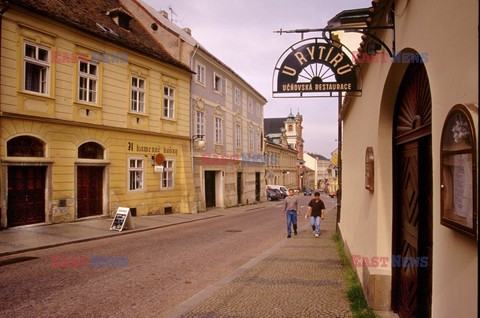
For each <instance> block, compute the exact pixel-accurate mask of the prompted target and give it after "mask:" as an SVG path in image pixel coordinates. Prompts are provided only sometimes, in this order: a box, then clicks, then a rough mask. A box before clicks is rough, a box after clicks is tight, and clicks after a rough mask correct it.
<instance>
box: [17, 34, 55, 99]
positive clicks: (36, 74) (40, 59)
mask: <svg viewBox="0 0 480 318" xmlns="http://www.w3.org/2000/svg"><path fill="white" fill-rule="evenodd" d="M23 61H24V82H23V85H24V87H23V88H24V90H26V91H30V92H35V93H40V94H45V95H48V92H49V82H50V80H49V76H50V74H49V72H50V49H48V48H46V47H43V46H40V45H37V44H33V43H25V46H24V56H23Z"/></svg>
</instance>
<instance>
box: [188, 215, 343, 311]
mask: <svg viewBox="0 0 480 318" xmlns="http://www.w3.org/2000/svg"><path fill="white" fill-rule="evenodd" d="M335 213H336V209H333V210H330V211H328V212H327V213H326V218H325V220H324V221H323V222H322V225H321V233H320V237H319V238H315V237H313V234H312V231H311V229H310V227H309V226H308V227H307V226H305V227H303V228H302V230H301V231H300V232H299V235H298V236H296V237H292V238H291V239H286V241H285V242H284V244H281V245H280V247H279V248H278V249H276V250H275V251H274V252H272V253H271V254H270V255H269V256H268V257H266V258H265V259H263V260H262V261H260V262H259V263H258V264H256V265H255V266H253V267H252V268H250V269H249V270H247V271H246V272H245V273H243V274H242V275H241V276H239V277H237V278H236V279H234V280H233V281H231V282H230V283H228V284H227V285H226V286H225V287H223V288H222V289H220V290H218V291H217V292H216V293H215V294H214V295H213V296H211V297H210V298H207V299H206V300H204V301H203V302H201V303H200V304H199V305H197V306H196V307H194V308H193V309H191V310H190V311H189V312H187V313H184V314H183V315H181V317H182V318H190V317H195V318H207V317H208V318H230V317H232V318H233V317H236V318H239V317H245V318H246V317H249V318H250V317H252V318H253V317H258V318H260V317H261V318H264V317H302V318H308V317H351V316H352V314H351V312H350V304H349V301H348V299H347V298H346V296H345V288H346V287H345V286H346V285H345V281H344V276H343V268H342V265H341V261H340V258H339V256H338V253H337V251H336V249H335V243H334V242H333V241H332V239H331V237H332V235H333V234H334V232H335V219H336V215H335Z"/></svg>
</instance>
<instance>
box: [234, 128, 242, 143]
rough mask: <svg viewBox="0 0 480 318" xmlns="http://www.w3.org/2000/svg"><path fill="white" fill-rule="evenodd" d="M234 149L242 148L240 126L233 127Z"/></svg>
mask: <svg viewBox="0 0 480 318" xmlns="http://www.w3.org/2000/svg"><path fill="white" fill-rule="evenodd" d="M235 147H237V148H241V147H242V126H241V125H240V124H237V125H236V126H235Z"/></svg>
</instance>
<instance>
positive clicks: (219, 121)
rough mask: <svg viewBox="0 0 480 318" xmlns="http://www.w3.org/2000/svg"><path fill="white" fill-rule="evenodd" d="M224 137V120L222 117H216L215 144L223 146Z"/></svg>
mask: <svg viewBox="0 0 480 318" xmlns="http://www.w3.org/2000/svg"><path fill="white" fill-rule="evenodd" d="M222 136H223V127H222V119H221V118H220V117H215V143H216V144H221V143H222V140H223V138H222Z"/></svg>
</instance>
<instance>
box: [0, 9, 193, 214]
mask: <svg viewBox="0 0 480 318" xmlns="http://www.w3.org/2000/svg"><path fill="white" fill-rule="evenodd" d="M25 41H30V42H33V43H36V44H40V45H43V46H45V47H48V48H49V49H50V52H51V53H52V52H54V51H61V52H64V53H66V54H67V55H71V54H72V53H87V54H89V55H90V52H92V51H100V52H106V53H121V52H126V53H127V54H128V63H103V62H102V63H99V79H98V83H99V84H98V92H99V93H98V103H97V104H96V105H92V104H88V103H85V102H81V101H78V99H77V94H78V88H77V87H78V83H77V82H78V80H77V77H78V73H77V72H78V64H77V63H51V64H50V78H49V79H50V93H49V94H48V95H47V96H43V95H39V94H35V93H30V92H24V91H23V89H22V81H23V67H24V66H23V46H24V42H25ZM1 45H2V47H1V55H2V63H1V112H2V114H1V117H0V159H1V160H2V167H3V170H4V171H6V164H7V163H6V162H5V159H9V160H14V161H15V160H16V161H18V160H21V159H19V158H13V159H12V158H6V149H5V147H6V142H7V140H8V139H10V138H12V137H15V136H18V135H24V134H26V135H31V136H35V137H37V138H40V139H41V140H43V141H44V142H45V143H46V158H44V159H45V160H51V161H53V163H52V164H51V166H52V168H51V179H47V187H48V182H50V186H51V191H52V195H51V201H49V202H48V203H47V204H50V206H48V207H47V208H48V209H49V212H48V213H49V215H47V221H48V220H50V221H52V222H61V221H72V220H74V219H75V211H74V210H75V162H76V160H77V148H78V146H79V145H81V144H82V143H84V142H86V141H95V142H97V143H99V144H101V145H102V146H104V147H105V149H106V151H105V161H106V162H107V163H105V164H106V165H107V167H108V168H107V169H108V171H109V175H108V180H109V184H108V193H109V198H108V202H109V206H108V207H107V208H106V210H107V211H105V212H104V213H105V214H108V213H111V212H113V211H114V210H115V208H116V207H117V206H122V205H126V206H130V207H137V215H142V214H151V213H159V212H162V211H163V207H164V206H172V207H173V211H174V212H185V213H186V212H192V208H193V204H190V202H192V201H193V182H192V181H191V176H192V169H191V161H190V157H191V153H190V127H189V123H190V111H189V99H190V73H189V72H187V71H185V70H181V69H179V68H176V67H173V66H171V65H169V64H166V63H163V62H161V61H160V60H158V59H153V58H151V57H149V56H146V55H142V54H140V53H137V52H134V51H132V50H129V49H126V48H124V47H121V46H117V45H115V44H112V43H107V42H106V41H104V40H101V39H98V38H94V37H92V36H90V35H87V34H86V33H82V32H79V31H77V30H74V29H71V28H69V27H66V26H64V25H61V24H58V23H56V22H53V21H51V20H48V19H46V18H43V17H38V16H34V15H31V14H29V13H27V12H25V11H17V10H15V9H14V8H10V9H9V11H7V13H6V14H5V16H4V17H3V22H2V41H1ZM131 75H138V76H141V77H144V78H145V79H146V106H145V108H146V112H145V114H138V113H132V112H130V111H129V109H130V104H129V103H130V100H129V99H130V83H131ZM164 84H167V85H169V86H172V87H174V88H175V115H174V117H175V118H174V119H173V120H172V119H162V116H161V106H162V100H163V95H162V94H163V85H164ZM128 142H133V143H135V144H139V145H142V146H145V147H157V146H160V148H161V149H162V150H161V151H160V152H162V153H164V154H165V156H166V157H167V158H171V159H173V160H175V187H174V189H173V190H161V189H160V174H159V173H154V172H153V167H152V166H151V164H150V157H151V155H153V154H154V152H153V151H148V149H147V148H145V149H147V151H138V152H137V151H136V150H135V151H128V149H127V146H128V144H127V143H128ZM169 147H172V148H174V149H177V154H176V155H173V154H168V153H165V148H169ZM130 155H138V156H140V157H141V156H143V157H144V158H145V166H146V168H145V176H146V178H145V187H146V188H145V189H144V190H142V191H138V192H129V191H128V190H127V186H128V183H127V178H128V173H127V172H128V170H127V158H128V156H130ZM3 178H4V180H0V184H1V185H2V187H5V186H6V184H5V182H6V181H5V173H3ZM5 193H6V191H2V194H3V195H4V196H5ZM59 199H67V207H66V208H61V209H60V208H58V209H57V205H58V200H59ZM2 204H3V206H5V197H3V198H2ZM2 213H4V212H2ZM2 222H3V221H2Z"/></svg>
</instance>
